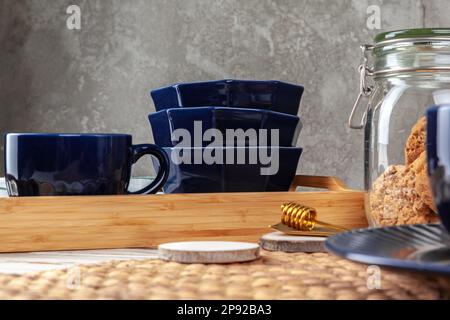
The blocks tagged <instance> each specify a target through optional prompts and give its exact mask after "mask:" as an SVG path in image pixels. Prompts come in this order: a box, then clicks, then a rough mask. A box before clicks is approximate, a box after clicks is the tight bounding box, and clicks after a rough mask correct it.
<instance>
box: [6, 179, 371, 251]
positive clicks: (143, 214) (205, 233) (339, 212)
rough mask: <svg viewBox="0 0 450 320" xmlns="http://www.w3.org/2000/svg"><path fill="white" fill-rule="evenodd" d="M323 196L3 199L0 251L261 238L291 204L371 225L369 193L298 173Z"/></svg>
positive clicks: (301, 182) (353, 224)
mask: <svg viewBox="0 0 450 320" xmlns="http://www.w3.org/2000/svg"><path fill="white" fill-rule="evenodd" d="M297 186H305V187H316V188H325V189H327V190H328V191H319V192H267V193H266V192H264V193H261V192H260V193H214V194H156V195H148V196H133V195H129V196H128V195H127V196H89V197H23V198H22V197H16V198H8V197H0V239H1V240H2V241H1V244H0V252H25V251H47V250H76V249H108V248H147V247H154V246H157V245H158V244H160V243H163V242H172V241H185V240H219V239H220V240H230V241H231V240H233V241H251V242H255V241H258V239H259V238H260V236H261V235H263V234H264V233H267V232H270V231H271V229H269V228H268V226H269V225H270V224H273V223H276V222H278V221H279V219H280V205H281V204H282V203H283V202H287V201H294V202H300V203H302V204H305V205H308V206H312V207H314V208H316V209H317V210H318V214H319V217H320V220H323V221H327V222H329V223H335V224H340V225H343V226H346V227H348V228H352V229H353V228H361V227H366V226H367V220H366V217H365V214H364V192H362V191H356V190H349V189H348V188H346V186H345V185H344V184H343V183H342V182H341V181H340V180H339V179H337V178H333V177H318V176H297V177H296V178H295V179H294V182H293V184H292V188H291V190H292V191H293V190H295V189H296V188H297Z"/></svg>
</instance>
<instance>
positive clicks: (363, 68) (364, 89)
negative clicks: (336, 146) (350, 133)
mask: <svg viewBox="0 0 450 320" xmlns="http://www.w3.org/2000/svg"><path fill="white" fill-rule="evenodd" d="M373 48H374V47H373V45H370V44H365V45H362V46H361V50H362V54H363V63H362V64H361V65H359V67H358V71H359V94H358V98H356V101H355V104H354V105H353V108H352V112H351V113H350V117H349V118H348V126H349V127H350V128H351V129H362V128H364V126H365V125H366V120H367V110H368V108H369V103H368V102H369V101H368V100H369V98H370V96H371V95H372V92H373V88H374V87H373V85H372V84H368V82H367V79H368V77H369V76H372V75H373V68H372V67H369V66H368V60H369V59H368V52H370V51H372V50H373ZM363 102H365V105H366V106H365V110H364V114H363V116H362V118H361V120H360V122H359V124H354V118H355V114H356V110H358V109H359V107H360V105H361V104H363Z"/></svg>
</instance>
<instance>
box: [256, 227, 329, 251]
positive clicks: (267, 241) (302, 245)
mask: <svg viewBox="0 0 450 320" xmlns="http://www.w3.org/2000/svg"><path fill="white" fill-rule="evenodd" d="M326 239H327V238H326V237H308V236H290V235H286V234H284V233H282V232H278V231H277V232H272V233H268V234H266V235H264V236H262V237H261V239H260V241H259V242H260V245H261V248H263V249H265V250H268V251H283V252H326V250H325V245H324V244H325V240H326Z"/></svg>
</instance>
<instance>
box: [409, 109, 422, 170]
mask: <svg viewBox="0 0 450 320" xmlns="http://www.w3.org/2000/svg"><path fill="white" fill-rule="evenodd" d="M426 127H427V119H426V118H425V117H422V118H420V119H419V121H417V123H416V124H415V125H414V127H413V128H412V129H411V134H410V135H409V137H408V140H407V141H406V146H405V162H406V165H410V164H412V163H413V162H414V160H416V159H417V158H418V157H419V156H420V155H421V154H422V152H424V151H425V139H426V129H427V128H426Z"/></svg>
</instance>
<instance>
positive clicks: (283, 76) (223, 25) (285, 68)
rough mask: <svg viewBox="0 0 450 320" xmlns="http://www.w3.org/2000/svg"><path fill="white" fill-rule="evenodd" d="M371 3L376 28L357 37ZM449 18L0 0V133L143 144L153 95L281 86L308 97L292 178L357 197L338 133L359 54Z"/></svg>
mask: <svg viewBox="0 0 450 320" xmlns="http://www.w3.org/2000/svg"><path fill="white" fill-rule="evenodd" d="M70 4H78V5H79V6H80V7H81V11H82V28H81V30H80V31H76V30H68V29H67V28H66V18H67V15H66V12H65V11H66V8H67V6H68V5H70ZM371 4H377V5H380V7H381V17H382V26H381V27H382V30H368V29H367V27H366V19H367V14H366V9H367V7H368V6H369V5H371ZM449 10H450V2H449V1H448V0H422V1H421V0H395V1H394V0H391V1H388V0H385V1H381V0H353V1H352V0H335V1H330V0H244V1H243V0H240V1H239V0H179V1H175V0H170V1H167V0H146V1H144V0H120V1H119V0H115V1H112V0H90V1H76V0H71V1H66V0H60V1H55V0H28V1H17V0H0V108H1V113H0V131H2V132H8V131H50V132H124V133H132V134H133V136H134V142H136V143H143V142H149V141H151V140H152V137H151V131H150V127H149V124H148V122H147V118H146V116H147V114H148V113H150V112H153V111H154V107H153V104H152V102H151V100H150V98H149V90H150V89H151V88H155V87H159V86H163V85H167V84H170V83H173V82H177V81H193V80H208V79H220V78H246V79H279V80H286V81H291V82H294V83H300V84H303V85H304V86H305V88H306V91H305V95H304V98H303V101H302V106H301V110H300V115H301V116H302V117H303V119H304V129H303V132H302V133H301V136H300V140H299V145H300V146H302V147H304V148H305V153H304V155H303V157H302V160H301V164H300V166H299V169H298V170H299V172H301V173H304V174H320V175H336V176H339V177H341V178H343V179H344V180H345V181H347V182H348V183H349V184H350V185H351V186H353V187H361V186H362V185H363V181H362V180H363V153H362V146H363V141H362V134H361V132H357V131H352V130H349V129H348V128H347V127H346V121H347V117H348V114H349V112H350V109H351V106H352V103H353V101H354V99H355V97H356V95H357V90H358V76H357V74H356V67H357V65H358V64H359V61H360V51H359V45H360V44H362V43H367V42H371V39H372V38H373V36H374V35H375V34H376V33H378V32H380V31H383V30H389V29H398V28H411V27H422V26H429V27H431V26H435V27H437V26H441V27H443V26H448V25H449V24H450V23H449V22H448V13H449ZM1 147H2V148H3V146H1ZM1 161H2V160H1ZM0 167H1V168H3V164H2V163H0ZM1 173H2V172H1V170H0V174H1ZM138 173H140V174H142V173H143V172H138Z"/></svg>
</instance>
